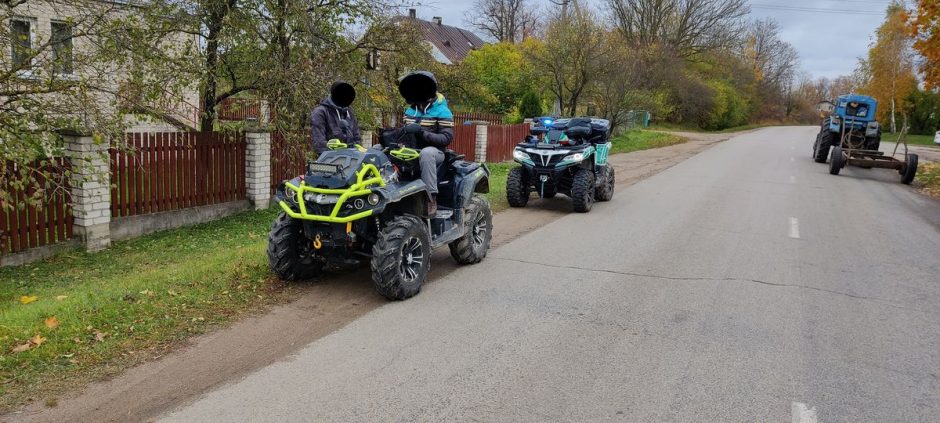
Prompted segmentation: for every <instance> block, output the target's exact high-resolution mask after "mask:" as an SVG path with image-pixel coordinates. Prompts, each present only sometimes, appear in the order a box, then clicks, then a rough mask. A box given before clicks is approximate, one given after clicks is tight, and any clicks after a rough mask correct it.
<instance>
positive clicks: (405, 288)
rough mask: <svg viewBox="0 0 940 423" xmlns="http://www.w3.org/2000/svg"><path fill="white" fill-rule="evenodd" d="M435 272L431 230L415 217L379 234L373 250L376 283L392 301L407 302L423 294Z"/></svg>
mask: <svg viewBox="0 0 940 423" xmlns="http://www.w3.org/2000/svg"><path fill="white" fill-rule="evenodd" d="M430 268H431V238H430V236H429V235H428V228H427V226H425V224H424V222H422V221H421V219H418V218H417V217H414V216H399V217H396V218H395V219H394V220H392V221H391V222H389V223H388V224H387V225H386V226H385V227H384V228H383V229H382V231H381V232H380V233H379V236H378V240H377V241H376V243H375V245H374V246H373V247H372V282H373V283H374V284H375V290H376V291H378V293H379V294H382V296H383V297H385V298H388V299H390V300H404V299H407V298H411V297H413V296H415V295H416V294H417V293H418V292H421V285H422V284H423V283H424V280H425V279H426V278H427V276H428V270H430Z"/></svg>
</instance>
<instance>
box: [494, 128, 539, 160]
mask: <svg viewBox="0 0 940 423" xmlns="http://www.w3.org/2000/svg"><path fill="white" fill-rule="evenodd" d="M527 135H529V124H527V123H522V124H518V125H490V126H488V127H487V128H486V161H488V162H505V161H507V160H512V150H513V149H514V148H516V144H519V143H520V142H522V141H524V140H525V137H526V136H527Z"/></svg>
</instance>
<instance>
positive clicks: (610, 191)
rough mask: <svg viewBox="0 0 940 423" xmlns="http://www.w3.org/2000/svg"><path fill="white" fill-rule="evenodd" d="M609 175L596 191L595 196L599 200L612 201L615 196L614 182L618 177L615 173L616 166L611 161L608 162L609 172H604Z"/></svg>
mask: <svg viewBox="0 0 940 423" xmlns="http://www.w3.org/2000/svg"><path fill="white" fill-rule="evenodd" d="M604 173H605V174H606V175H607V179H606V181H604V185H601V186H599V187H597V190H596V191H595V192H594V196H595V197H596V198H597V201H610V200H611V199H612V198H614V184H615V183H616V177H615V175H614V167H613V166H611V165H610V164H609V163H608V164H607V172H604Z"/></svg>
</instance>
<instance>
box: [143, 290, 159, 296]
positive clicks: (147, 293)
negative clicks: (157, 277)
mask: <svg viewBox="0 0 940 423" xmlns="http://www.w3.org/2000/svg"><path fill="white" fill-rule="evenodd" d="M140 295H146V296H148V297H152V296H154V295H156V294H154V293H153V291H151V290H149V289H145V290H143V291H140Z"/></svg>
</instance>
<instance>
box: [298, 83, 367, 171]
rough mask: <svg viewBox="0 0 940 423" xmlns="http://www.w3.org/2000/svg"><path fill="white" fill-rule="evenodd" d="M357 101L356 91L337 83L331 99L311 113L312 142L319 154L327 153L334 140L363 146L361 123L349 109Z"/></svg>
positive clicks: (322, 102) (323, 102) (331, 91)
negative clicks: (360, 130) (328, 146)
mask: <svg viewBox="0 0 940 423" xmlns="http://www.w3.org/2000/svg"><path fill="white" fill-rule="evenodd" d="M355 99H356V89H355V88H353V86H352V85H349V84H348V83H346V82H344V81H337V82H335V83H333V85H332V86H331V87H330V95H329V97H327V98H325V99H323V101H321V102H320V104H319V105H317V107H316V108H314V109H313V111H312V112H310V142H311V144H312V146H313V150H314V151H316V152H317V154H320V153H322V152H324V151H326V149H327V147H326V143H327V141H329V140H331V139H334V138H335V139H338V140H340V141H342V142H344V143H346V144H350V145H352V144H362V136H361V135H360V134H359V122H357V121H356V114H355V113H353V111H352V109H351V108H350V107H349V106H350V105H352V103H353V101H354V100H355Z"/></svg>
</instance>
